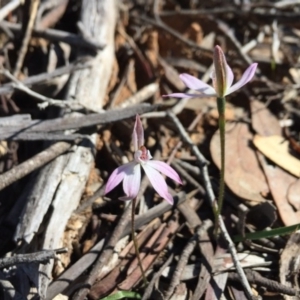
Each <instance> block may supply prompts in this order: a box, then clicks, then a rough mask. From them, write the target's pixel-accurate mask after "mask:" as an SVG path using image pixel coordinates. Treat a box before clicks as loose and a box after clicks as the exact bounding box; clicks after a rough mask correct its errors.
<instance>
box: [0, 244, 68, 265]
mask: <svg viewBox="0 0 300 300" xmlns="http://www.w3.org/2000/svg"><path fill="white" fill-rule="evenodd" d="M67 251H68V249H67V248H63V249H58V250H43V251H39V252H34V253H28V254H18V255H15V256H12V257H4V258H0V269H2V268H7V267H9V266H14V265H18V264H26V263H41V264H46V263H48V262H49V260H50V259H55V258H56V257H57V256H56V255H57V254H59V253H66V252H67Z"/></svg>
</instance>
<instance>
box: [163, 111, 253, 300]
mask: <svg viewBox="0 0 300 300" xmlns="http://www.w3.org/2000/svg"><path fill="white" fill-rule="evenodd" d="M168 116H169V117H170V119H171V120H172V121H173V122H174V124H175V125H176V127H177V129H178V130H179V133H180V135H181V137H182V139H183V140H184V141H185V142H186V143H187V144H188V145H189V146H190V147H191V150H192V151H193V153H194V155H195V156H196V158H197V160H198V162H199V164H200V168H201V171H202V172H201V173H202V176H203V182H204V186H205V189H206V192H207V197H208V200H209V202H210V204H211V206H212V207H215V206H216V201H215V199H216V198H215V195H214V191H213V189H212V186H211V182H210V178H209V174H208V169H207V165H206V159H205V157H204V156H203V155H202V153H201V152H200V150H199V148H198V147H197V146H196V145H195V144H194V143H193V142H192V140H191V139H190V137H189V136H188V134H187V132H186V131H185V129H184V127H183V126H182V124H181V123H180V121H179V119H178V118H177V117H176V115H174V114H173V113H172V112H168ZM218 221H219V227H220V229H221V232H222V235H223V237H224V238H225V240H226V241H227V243H228V249H229V252H230V254H231V256H232V260H233V262H234V266H235V268H236V271H237V273H238V275H239V278H240V281H241V284H242V286H243V288H244V291H245V294H246V296H247V298H248V299H249V300H252V299H253V296H252V291H251V287H250V285H249V282H248V280H247V277H246V275H245V272H244V270H243V268H242V266H241V264H240V262H239V259H238V257H237V252H236V249H235V246H234V243H233V242H232V240H231V237H230V235H229V234H228V231H227V229H226V226H225V224H224V221H223V219H222V216H219V219H218Z"/></svg>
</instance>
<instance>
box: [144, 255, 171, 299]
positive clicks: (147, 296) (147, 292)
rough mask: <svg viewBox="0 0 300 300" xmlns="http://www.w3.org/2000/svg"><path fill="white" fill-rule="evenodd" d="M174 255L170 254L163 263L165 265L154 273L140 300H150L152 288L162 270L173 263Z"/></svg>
mask: <svg viewBox="0 0 300 300" xmlns="http://www.w3.org/2000/svg"><path fill="white" fill-rule="evenodd" d="M173 258H174V255H173V254H171V255H170V256H169V258H168V259H167V260H166V261H165V263H164V264H163V265H162V266H161V267H160V269H159V270H158V272H156V273H155V275H154V276H153V277H152V279H151V281H150V282H149V284H148V286H147V288H146V289H145V291H144V295H143V298H142V300H147V299H150V297H151V294H152V291H153V288H154V285H155V283H156V282H157V280H158V279H159V277H160V276H161V274H162V273H163V271H164V269H165V268H166V267H168V266H169V265H170V263H171V262H172V261H173Z"/></svg>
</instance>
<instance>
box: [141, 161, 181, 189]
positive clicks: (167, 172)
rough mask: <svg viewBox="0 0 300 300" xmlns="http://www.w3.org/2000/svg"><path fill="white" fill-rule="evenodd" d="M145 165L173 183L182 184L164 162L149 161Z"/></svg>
mask: <svg viewBox="0 0 300 300" xmlns="http://www.w3.org/2000/svg"><path fill="white" fill-rule="evenodd" d="M147 165H148V166H150V167H152V168H153V169H156V170H157V171H159V172H161V173H163V174H164V175H166V176H168V177H170V178H171V179H173V180H174V181H176V182H178V183H180V184H182V181H181V179H180V177H179V175H178V174H177V172H176V171H175V170H174V169H173V168H172V167H170V166H169V165H168V164H166V163H165V162H163V161H159V160H150V161H148V162H147Z"/></svg>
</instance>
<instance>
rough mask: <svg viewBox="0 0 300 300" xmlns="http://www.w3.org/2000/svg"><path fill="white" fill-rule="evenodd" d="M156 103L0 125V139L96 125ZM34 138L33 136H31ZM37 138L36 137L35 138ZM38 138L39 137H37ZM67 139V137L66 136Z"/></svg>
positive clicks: (129, 115)
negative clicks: (98, 112) (97, 112)
mask: <svg viewBox="0 0 300 300" xmlns="http://www.w3.org/2000/svg"><path fill="white" fill-rule="evenodd" d="M156 107H158V106H157V105H149V104H146V103H145V104H139V105H134V106H130V107H126V108H123V109H115V110H110V111H107V112H103V113H100V114H89V115H83V116H76V117H68V118H56V119H51V120H34V121H31V120H28V122H26V123H22V124H20V125H9V126H1V127H0V140H6V139H13V140H23V139H29V138H28V136H30V135H32V136H33V137H34V135H35V134H36V135H37V136H41V134H45V133H51V132H57V131H58V132H62V131H63V130H70V129H80V128H85V127H91V126H96V125H103V124H108V123H112V122H116V121H121V120H124V119H128V118H131V117H134V116H135V115H136V114H143V113H145V112H149V111H152V110H154V109H155V108H156ZM32 139H34V138H32ZM36 139H37V138H36ZM38 139H40V138H38ZM66 139H67V137H66Z"/></svg>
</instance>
